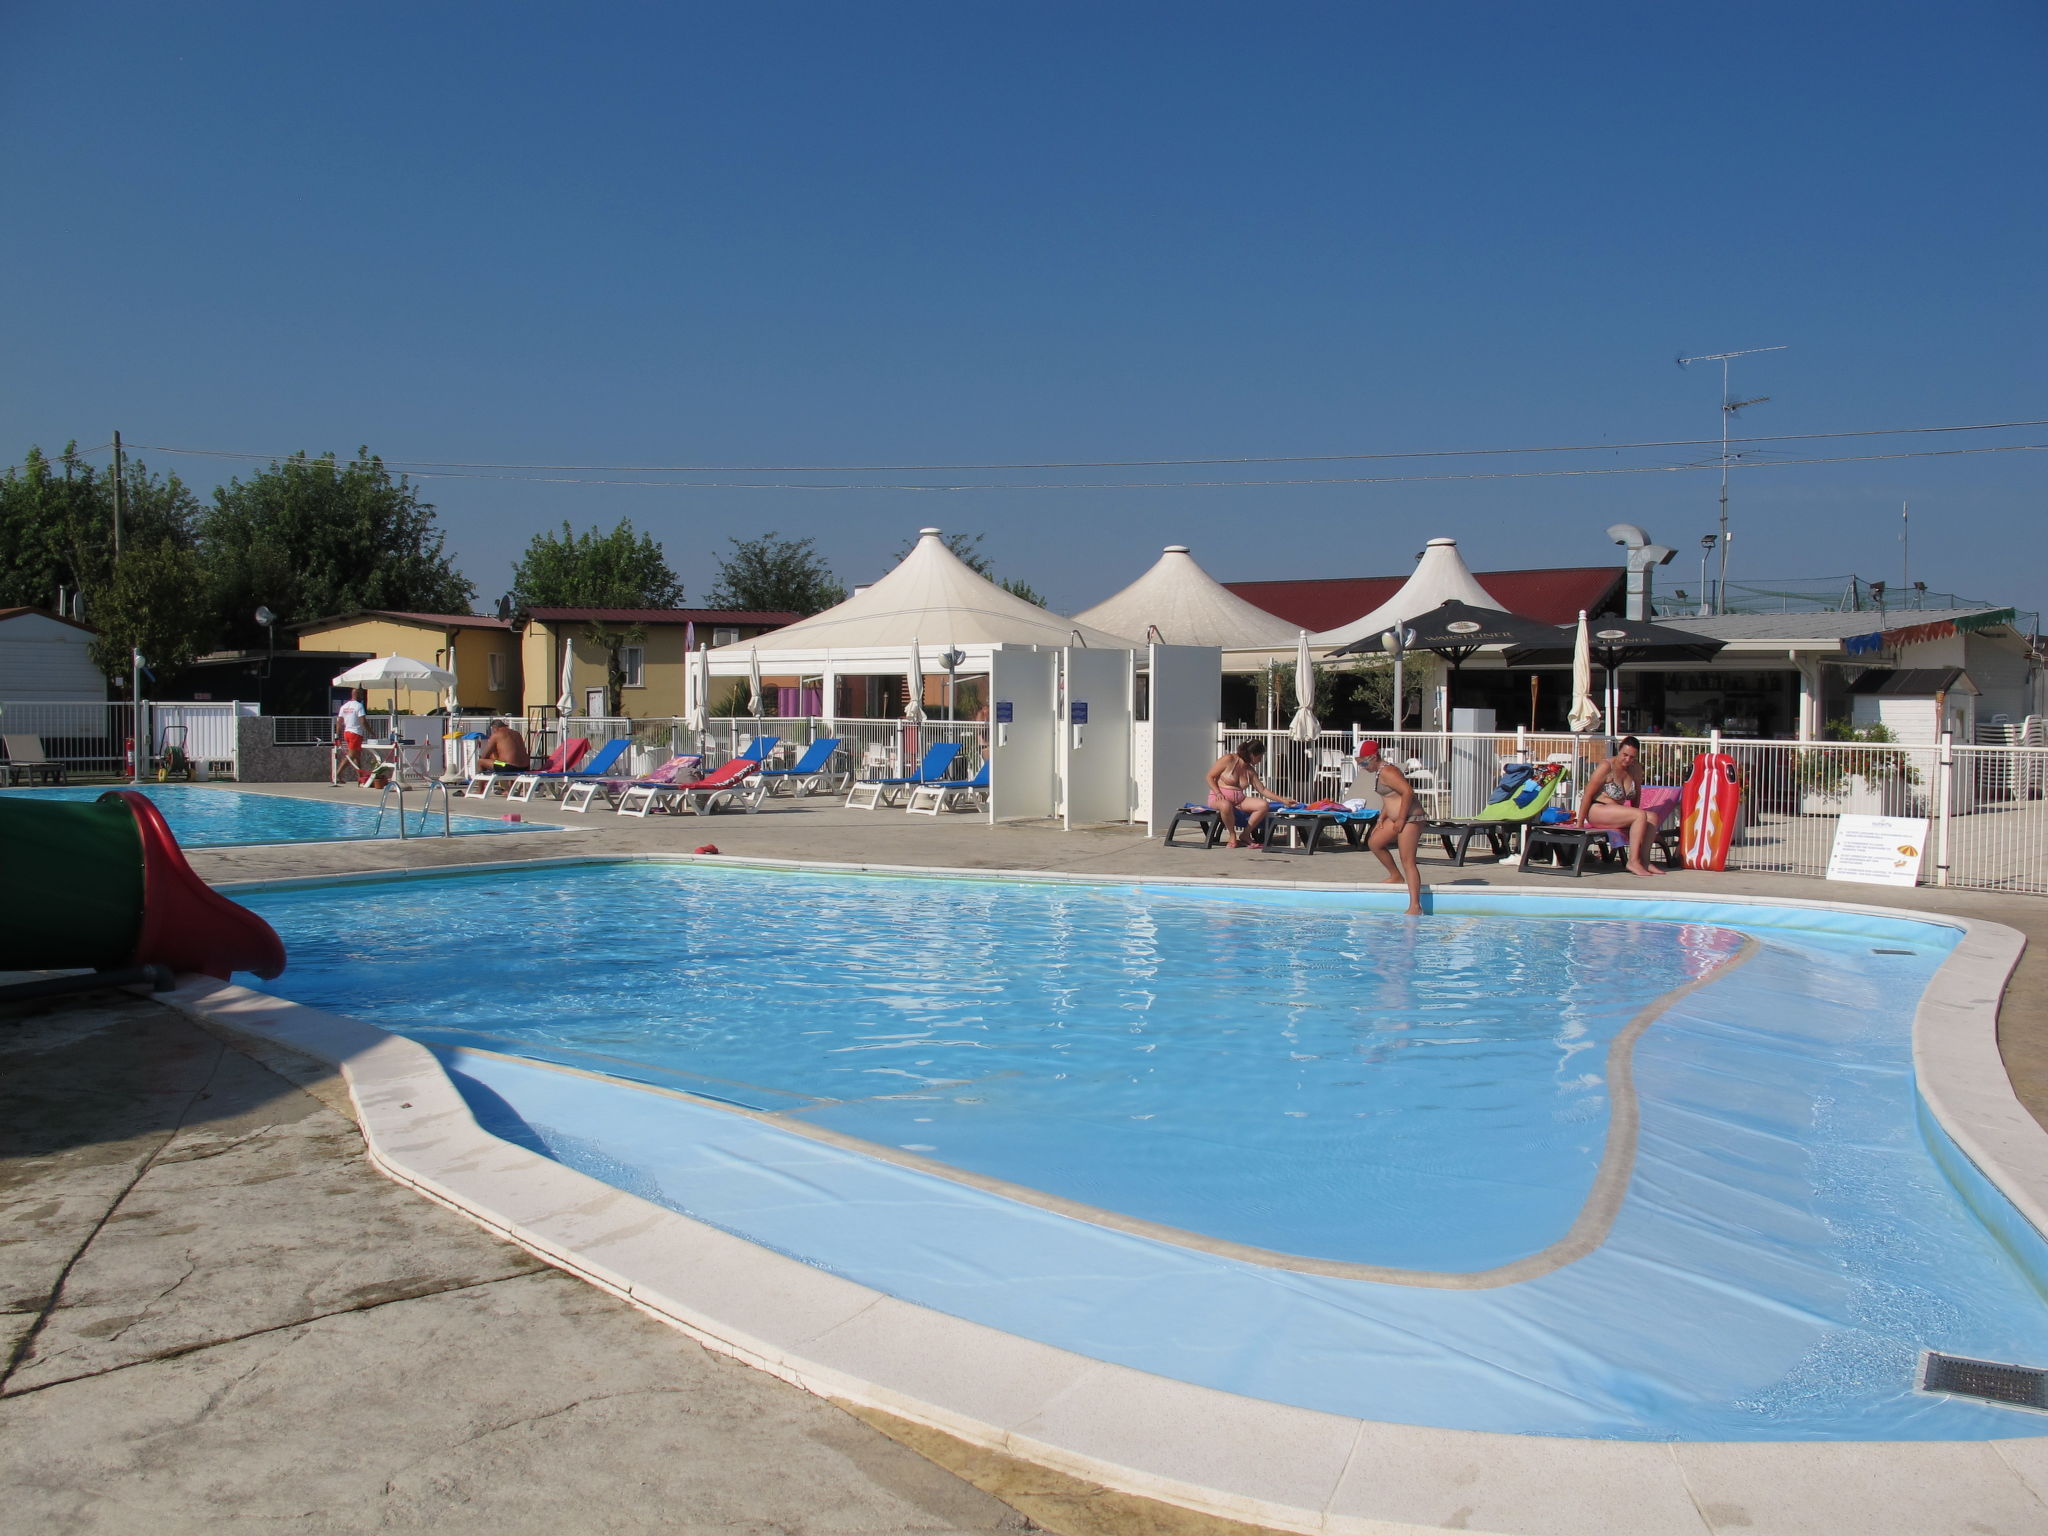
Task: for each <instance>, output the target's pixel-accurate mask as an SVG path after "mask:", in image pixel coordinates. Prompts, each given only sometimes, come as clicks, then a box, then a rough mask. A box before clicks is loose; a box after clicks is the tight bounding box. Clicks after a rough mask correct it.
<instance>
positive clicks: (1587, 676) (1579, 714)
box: [1566, 608, 1600, 732]
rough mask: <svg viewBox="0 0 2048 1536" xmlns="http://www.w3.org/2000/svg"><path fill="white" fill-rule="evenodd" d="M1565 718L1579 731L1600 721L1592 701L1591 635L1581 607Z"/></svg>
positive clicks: (1595, 705) (1588, 728) (1596, 707)
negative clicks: (1570, 703)
mask: <svg viewBox="0 0 2048 1536" xmlns="http://www.w3.org/2000/svg"><path fill="white" fill-rule="evenodd" d="M1566 720H1567V722H1568V723H1569V724H1570V726H1571V728H1572V729H1573V730H1575V731H1579V732H1585V731H1590V730H1592V729H1593V727H1594V726H1596V725H1598V724H1599V723H1600V706H1599V705H1598V704H1595V703H1594V702H1593V636H1592V634H1591V632H1590V631H1589V630H1588V629H1587V627H1586V610H1585V609H1583V608H1581V609H1580V610H1579V634H1578V639H1577V640H1575V641H1574V642H1573V643H1572V712H1571V714H1570V715H1568V716H1567V717H1566Z"/></svg>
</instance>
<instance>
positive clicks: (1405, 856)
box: [1358, 741, 1429, 917]
mask: <svg viewBox="0 0 2048 1536" xmlns="http://www.w3.org/2000/svg"><path fill="white" fill-rule="evenodd" d="M1358 768H1359V772H1360V773H1361V774H1366V773H1369V774H1371V775H1372V776H1373V792H1374V793H1375V794H1377V795H1378V796H1379V797H1380V814H1379V819H1378V820H1376V821H1375V822H1373V824H1372V833H1371V835H1370V836H1369V837H1367V838H1366V840H1365V846H1366V847H1368V848H1370V849H1371V850H1372V851H1373V852H1374V853H1376V854H1378V855H1379V860H1380V863H1382V864H1383V865H1385V866H1386V870H1387V884H1388V885H1405V886H1407V887H1408V915H1409V916H1410V917H1420V916H1422V866H1421V864H1420V862H1419V860H1418V855H1419V853H1420V850H1421V848H1422V833H1423V829H1424V828H1426V827H1427V826H1428V825H1429V818H1428V817H1427V816H1425V815H1424V814H1423V813H1422V802H1421V801H1420V800H1419V799H1417V798H1416V794H1415V786H1414V785H1413V784H1412V783H1410V782H1409V780H1408V775H1407V774H1405V773H1403V772H1402V771H1401V770H1400V769H1398V768H1396V767H1395V766H1394V765H1393V764H1392V763H1390V762H1388V761H1387V760H1386V759H1385V758H1384V757H1382V756H1380V744H1379V743H1378V742H1376V741H1362V742H1360V743H1359V744H1358Z"/></svg>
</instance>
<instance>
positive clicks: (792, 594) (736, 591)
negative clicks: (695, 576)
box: [704, 529, 846, 618]
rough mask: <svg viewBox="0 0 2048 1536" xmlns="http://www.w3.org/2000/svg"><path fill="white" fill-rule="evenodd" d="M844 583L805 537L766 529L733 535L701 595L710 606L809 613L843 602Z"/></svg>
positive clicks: (764, 611)
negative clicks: (750, 534)
mask: <svg viewBox="0 0 2048 1536" xmlns="http://www.w3.org/2000/svg"><path fill="white" fill-rule="evenodd" d="M845 599H846V588H845V587H843V586H841V585H840V583H839V581H838V580H837V579H836V578H835V577H834V576H833V574H832V568H831V567H830V566H828V565H827V564H826V563H825V557H824V556H823V555H820V554H819V553H818V551H817V548H816V546H815V545H813V544H812V542H811V541H810V540H809V539H785V538H783V537H782V536H781V535H780V534H778V533H776V532H775V531H774V530H773V529H770V530H769V531H768V532H767V533H764V534H762V535H761V537H759V538H758V539H741V538H734V539H733V540H732V553H731V554H729V555H727V556H726V557H725V559H723V560H722V561H720V562H719V565H718V579H717V581H716V583H715V584H714V585H713V586H712V588H711V593H710V595H709V596H708V597H706V598H705V599H704V601H705V603H706V604H707V605H708V606H710V607H713V608H740V609H745V610H747V611H749V612H752V613H800V614H802V615H803V616H804V617H805V618H809V617H810V616H811V615H812V614H814V613H819V612H822V611H823V610H825V609H827V608H830V607H831V606H832V605H833V604H834V603H839V602H844V601H845Z"/></svg>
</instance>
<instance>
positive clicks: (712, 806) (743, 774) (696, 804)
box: [619, 757, 761, 817]
mask: <svg viewBox="0 0 2048 1536" xmlns="http://www.w3.org/2000/svg"><path fill="white" fill-rule="evenodd" d="M760 772H761V765H760V763H759V762H758V761H756V760H755V759H754V758H751V757H736V758H734V759H733V760H732V761H731V762H728V763H724V764H721V765H720V766H719V767H717V768H714V769H712V770H711V772H709V773H707V774H705V775H704V777H703V778H701V779H696V780H693V781H692V782H690V783H688V784H684V783H680V782H675V783H668V784H650V783H647V782H645V781H644V780H643V781H642V782H640V783H638V784H634V785H631V786H630V787H628V789H627V790H626V792H625V793H624V794H622V795H620V796H619V814H620V815H621V816H642V817H644V816H646V815H647V814H648V813H649V812H652V811H665V812H667V813H669V814H671V815H703V814H705V813H706V812H708V811H715V810H717V809H718V808H719V805H720V804H721V803H723V801H722V799H721V797H726V796H734V795H744V794H745V793H747V792H748V791H747V789H746V781H747V780H748V779H753V778H758V776H759V774H760ZM751 793H752V795H753V803H752V804H751V805H750V806H748V807H747V809H749V810H758V809H760V805H761V799H760V789H759V786H758V785H756V787H755V788H754V789H753V790H752V791H751Z"/></svg>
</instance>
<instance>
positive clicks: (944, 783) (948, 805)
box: [904, 762, 989, 816]
mask: <svg viewBox="0 0 2048 1536" xmlns="http://www.w3.org/2000/svg"><path fill="white" fill-rule="evenodd" d="M988 787H989V786H988V764H987V762H983V763H982V765H981V771H980V772H979V773H977V774H975V776H974V777H973V778H971V779H940V780H939V781H938V782H937V783H933V782H931V781H929V780H927V781H926V782H925V783H923V784H918V785H914V786H912V788H911V791H910V804H909V805H907V806H905V807H904V809H905V810H907V811H910V812H911V813H913V814H915V815H919V816H936V815H938V814H939V812H941V811H950V810H951V809H952V808H953V807H954V806H955V805H957V804H958V803H959V802H961V801H963V800H972V801H975V802H976V803H978V804H981V805H986V804H987V803H988Z"/></svg>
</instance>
